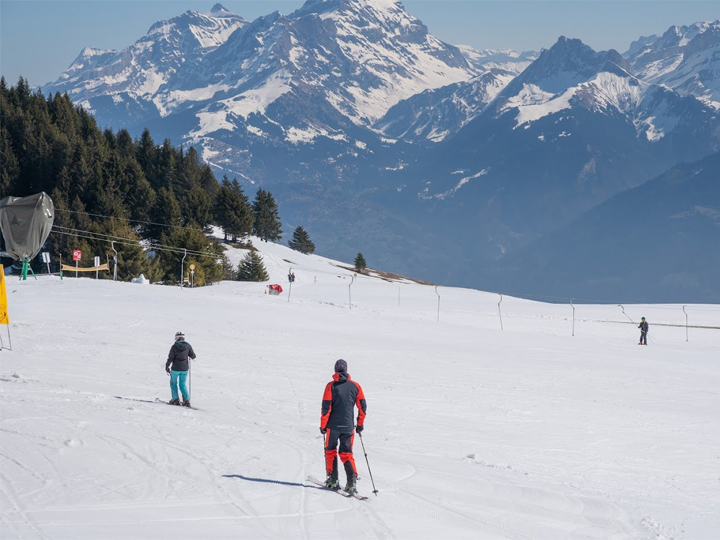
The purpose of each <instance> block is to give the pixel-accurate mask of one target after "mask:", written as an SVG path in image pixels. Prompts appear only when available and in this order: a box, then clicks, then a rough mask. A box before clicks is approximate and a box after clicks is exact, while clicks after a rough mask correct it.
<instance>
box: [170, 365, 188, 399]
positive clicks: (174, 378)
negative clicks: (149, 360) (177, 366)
mask: <svg viewBox="0 0 720 540" xmlns="http://www.w3.org/2000/svg"><path fill="white" fill-rule="evenodd" d="M187 378H188V372H187V371H175V370H174V369H173V370H172V371H170V391H171V392H172V398H173V399H178V389H177V387H178V383H179V384H180V392H182V396H183V399H184V400H185V401H190V394H188V389H187Z"/></svg>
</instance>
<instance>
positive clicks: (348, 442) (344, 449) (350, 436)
mask: <svg viewBox="0 0 720 540" xmlns="http://www.w3.org/2000/svg"><path fill="white" fill-rule="evenodd" d="M354 439H355V431H352V432H350V433H338V432H337V430H332V429H328V430H327V433H325V471H326V472H327V474H330V473H332V472H333V469H334V468H335V458H337V456H338V448H337V447H338V442H339V443H340V461H342V462H343V465H344V464H345V463H347V462H348V461H349V462H350V465H351V466H352V469H353V471H355V476H357V467H355V458H354V457H353V453H352V447H353V440H354Z"/></svg>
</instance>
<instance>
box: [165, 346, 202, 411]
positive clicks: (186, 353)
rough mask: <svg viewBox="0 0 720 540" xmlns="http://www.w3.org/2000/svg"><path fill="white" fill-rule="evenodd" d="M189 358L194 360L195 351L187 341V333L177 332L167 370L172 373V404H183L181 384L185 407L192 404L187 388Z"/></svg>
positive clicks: (166, 365)
mask: <svg viewBox="0 0 720 540" xmlns="http://www.w3.org/2000/svg"><path fill="white" fill-rule="evenodd" d="M188 358H192V359H193V360H194V359H195V351H193V348H192V345H190V344H189V343H188V342H187V341H185V334H183V333H182V332H177V333H176V334H175V343H173V346H172V347H171V348H170V352H169V353H168V359H167V362H165V371H166V372H167V374H168V375H170V391H171V392H172V399H171V400H170V402H169V403H170V405H180V404H181V403H180V398H179V395H178V385H179V386H180V393H181V394H182V397H183V402H182V405H184V406H185V407H189V406H190V394H189V393H188V389H187V377H188V369H189V368H190V366H189V361H188ZM171 366H172V369H171Z"/></svg>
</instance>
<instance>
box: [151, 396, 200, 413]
mask: <svg viewBox="0 0 720 540" xmlns="http://www.w3.org/2000/svg"><path fill="white" fill-rule="evenodd" d="M155 403H164V404H165V405H170V403H169V402H167V401H163V400H162V399H160V398H155ZM173 407H178V408H180V409H192V410H193V411H199V410H200V409H198V408H196V407H193V406H192V405H191V406H190V407H185V406H184V405H173Z"/></svg>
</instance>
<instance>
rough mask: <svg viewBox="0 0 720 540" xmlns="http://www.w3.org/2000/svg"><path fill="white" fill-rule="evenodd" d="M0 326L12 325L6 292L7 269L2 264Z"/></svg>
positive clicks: (0, 272) (0, 269) (0, 277)
mask: <svg viewBox="0 0 720 540" xmlns="http://www.w3.org/2000/svg"><path fill="white" fill-rule="evenodd" d="M0 324H10V316H9V315H8V305H7V291H6V290H5V267H4V266H3V265H2V264H0Z"/></svg>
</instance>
